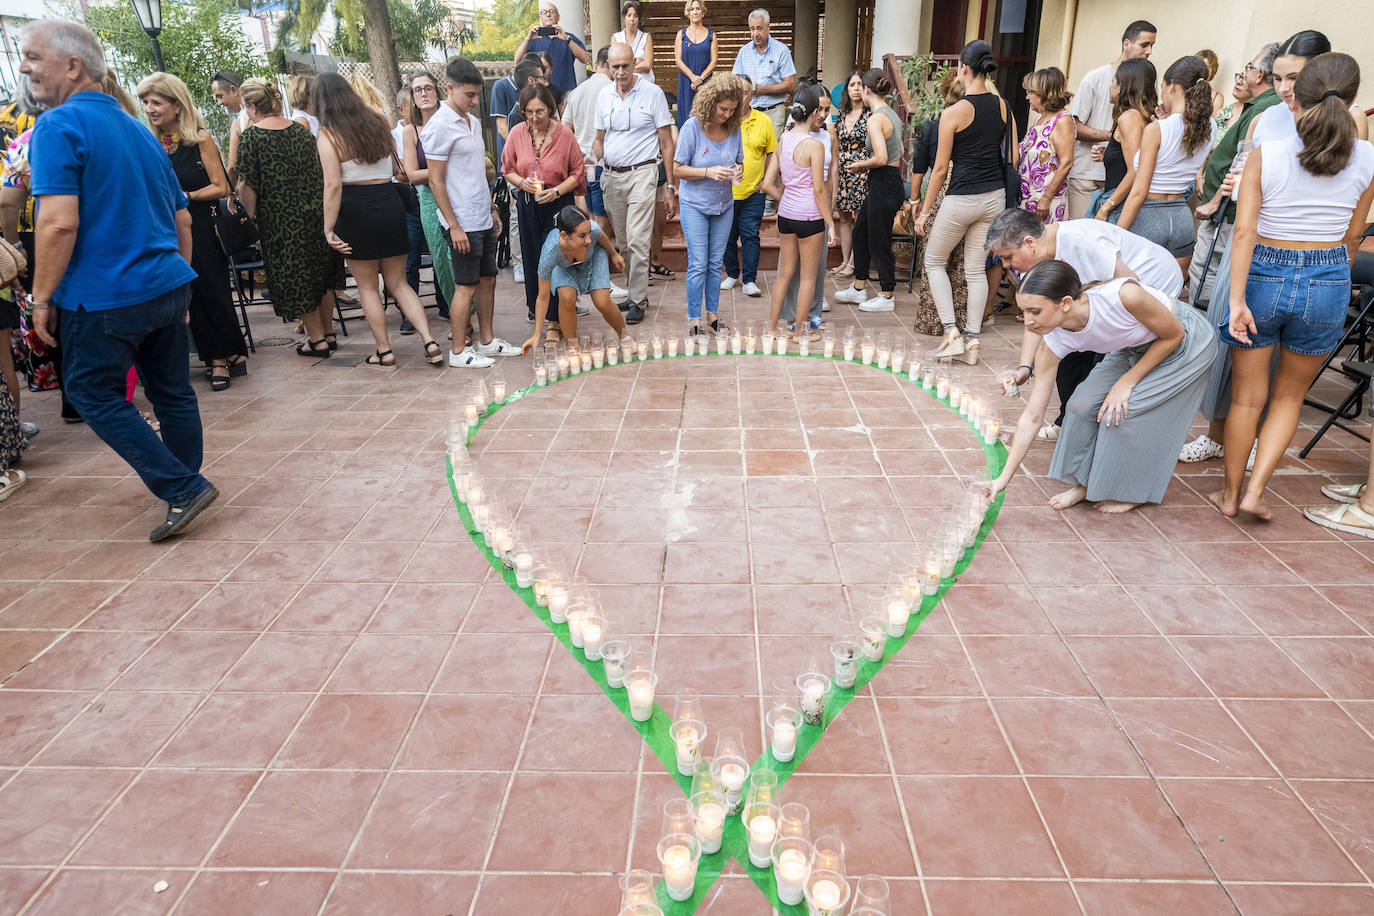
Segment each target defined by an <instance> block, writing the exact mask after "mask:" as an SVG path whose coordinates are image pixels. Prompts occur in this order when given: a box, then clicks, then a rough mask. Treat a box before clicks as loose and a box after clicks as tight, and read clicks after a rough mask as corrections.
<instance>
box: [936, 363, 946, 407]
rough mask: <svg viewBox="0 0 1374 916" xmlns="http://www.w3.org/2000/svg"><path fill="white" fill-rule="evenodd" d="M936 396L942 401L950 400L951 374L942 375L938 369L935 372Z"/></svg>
mask: <svg viewBox="0 0 1374 916" xmlns="http://www.w3.org/2000/svg"><path fill="white" fill-rule="evenodd" d="M935 396H936V397H937V398H939V399H940V400H942V401H947V400H949V376H948V375H941V374H940V372H939V370H938V369H937V370H936V373H935Z"/></svg>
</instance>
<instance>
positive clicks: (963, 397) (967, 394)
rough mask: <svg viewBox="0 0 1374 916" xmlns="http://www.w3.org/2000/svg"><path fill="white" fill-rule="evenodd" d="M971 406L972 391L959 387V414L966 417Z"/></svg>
mask: <svg viewBox="0 0 1374 916" xmlns="http://www.w3.org/2000/svg"><path fill="white" fill-rule="evenodd" d="M971 406H973V392H971V391H969V390H968V389H967V388H960V389H959V415H960V416H961V417H967V416H968V412H969V408H970V407H971Z"/></svg>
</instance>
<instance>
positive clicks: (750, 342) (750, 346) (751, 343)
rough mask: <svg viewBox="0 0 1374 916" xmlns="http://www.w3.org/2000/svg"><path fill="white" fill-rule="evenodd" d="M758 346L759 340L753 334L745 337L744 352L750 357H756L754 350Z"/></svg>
mask: <svg viewBox="0 0 1374 916" xmlns="http://www.w3.org/2000/svg"><path fill="white" fill-rule="evenodd" d="M757 345H758V340H757V339H756V338H755V337H754V335H753V334H746V335H744V352H745V353H748V354H749V355H750V356H753V355H754V349H755V347H756V346H757Z"/></svg>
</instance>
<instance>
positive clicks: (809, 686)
mask: <svg viewBox="0 0 1374 916" xmlns="http://www.w3.org/2000/svg"><path fill="white" fill-rule="evenodd" d="M797 689H798V690H800V691H801V712H802V721H803V722H805V723H806V724H807V725H821V724H823V723H824V722H825V695H826V693H827V692H828V691H829V690H830V677H829V676H828V675H827V674H825V673H824V672H823V671H822V670H821V668H820V666H819V665H812V666H810V667H808V669H807V670H806V671H804V672H802V673H801V674H799V675H797Z"/></svg>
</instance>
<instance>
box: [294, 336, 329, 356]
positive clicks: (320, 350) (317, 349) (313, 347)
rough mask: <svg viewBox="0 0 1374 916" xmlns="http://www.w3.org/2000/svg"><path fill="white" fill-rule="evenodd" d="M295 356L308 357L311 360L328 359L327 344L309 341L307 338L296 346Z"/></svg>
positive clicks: (320, 341)
mask: <svg viewBox="0 0 1374 916" xmlns="http://www.w3.org/2000/svg"><path fill="white" fill-rule="evenodd" d="M296 355H297V356H308V357H310V358H311V359H328V358H329V344H327V343H325V342H324V341H323V340H311V339H310V338H308V337H307V338H306V339H305V340H302V341H301V342H300V343H298V344H296Z"/></svg>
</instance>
